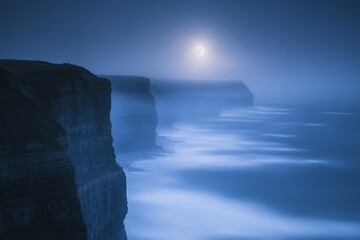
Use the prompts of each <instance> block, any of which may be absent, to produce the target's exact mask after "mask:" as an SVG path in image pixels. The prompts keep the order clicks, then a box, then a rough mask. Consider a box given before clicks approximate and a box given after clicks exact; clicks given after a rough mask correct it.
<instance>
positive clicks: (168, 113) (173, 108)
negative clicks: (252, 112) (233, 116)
mask: <svg viewBox="0 0 360 240" xmlns="http://www.w3.org/2000/svg"><path fill="white" fill-rule="evenodd" d="M151 90H152V92H153V93H154V95H155V98H156V103H157V112H158V116H159V123H160V124H170V123H173V122H175V121H187V120H196V119H201V118H203V117H209V116H215V115H218V114H220V113H221V111H223V110H225V109H229V108H238V107H249V106H252V105H253V99H254V98H253V94H252V93H251V91H250V90H249V89H248V87H247V86H246V85H245V83H244V82H242V81H228V80H223V81H206V80H196V81H195V80H160V79H154V80H152V87H151Z"/></svg>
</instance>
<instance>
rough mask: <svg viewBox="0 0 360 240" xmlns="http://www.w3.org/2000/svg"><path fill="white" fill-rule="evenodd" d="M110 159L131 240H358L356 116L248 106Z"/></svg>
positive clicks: (328, 109) (359, 116)
mask: <svg viewBox="0 0 360 240" xmlns="http://www.w3.org/2000/svg"><path fill="white" fill-rule="evenodd" d="M157 135H158V136H157V145H158V147H157V148H156V149H152V150H147V151H142V152H135V153H128V154H118V156H117V161H118V163H119V164H120V165H121V166H122V167H123V169H124V171H125V173H126V176H127V196H128V214H127V217H126V219H125V228H126V232H127V235H128V239H129V240H343V239H344V240H345V239H346V240H349V239H351V240H355V239H360V136H359V135H360V111H359V108H357V107H355V106H337V107H335V106H316V107H315V106H309V105H308V106H302V105H256V106H254V107H251V108H238V109H228V110H224V111H222V112H221V113H220V114H219V115H218V116H212V117H204V118H202V119H197V120H192V121H183V122H175V123H173V124H171V125H167V126H159V127H158V129H157Z"/></svg>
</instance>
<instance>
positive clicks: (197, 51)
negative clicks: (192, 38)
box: [194, 45, 205, 57]
mask: <svg viewBox="0 0 360 240" xmlns="http://www.w3.org/2000/svg"><path fill="white" fill-rule="evenodd" d="M194 54H195V56H196V57H202V56H204V55H205V48H204V46H202V45H196V46H195V47H194Z"/></svg>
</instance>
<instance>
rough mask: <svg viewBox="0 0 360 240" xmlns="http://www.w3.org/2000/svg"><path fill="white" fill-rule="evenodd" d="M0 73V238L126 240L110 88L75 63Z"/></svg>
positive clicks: (19, 66)
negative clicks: (114, 148)
mask: <svg viewBox="0 0 360 240" xmlns="http://www.w3.org/2000/svg"><path fill="white" fill-rule="evenodd" d="M0 68H2V69H3V70H1V76H0V77H1V78H0V80H1V83H0V87H1V92H0V97H1V103H0V111H1V116H0V124H1V125H0V127H1V139H0V141H1V142H0V171H1V175H0V184H1V185H0V189H1V190H0V191H1V197H0V201H1V205H0V238H1V239H3V237H1V236H4V237H5V239H6V237H8V238H9V239H29V238H31V236H35V237H34V238H33V239H117V240H119V239H126V234H125V230H124V225H123V220H124V217H125V214H126V212H127V207H126V192H125V191H126V185H125V175H124V173H123V171H122V169H121V168H120V167H119V166H118V165H117V164H116V163H115V154H114V150H113V146H112V136H111V123H110V108H111V97H110V94H111V87H110V82H109V81H108V80H107V79H104V78H98V77H96V76H95V75H93V74H91V73H90V72H89V71H87V70H86V69H84V68H81V67H77V66H73V65H70V64H49V63H46V62H35V61H9V60H8V61H5V60H2V61H0ZM74 177H75V178H74ZM76 186H77V187H76ZM79 203H80V204H79ZM34 234H35V235H34ZM26 235H28V237H27V238H24V237H23V236H26ZM19 236H20V237H19Z"/></svg>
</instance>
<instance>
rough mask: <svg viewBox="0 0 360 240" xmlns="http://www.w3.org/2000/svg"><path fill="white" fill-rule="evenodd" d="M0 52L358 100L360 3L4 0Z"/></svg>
mask: <svg viewBox="0 0 360 240" xmlns="http://www.w3.org/2000/svg"><path fill="white" fill-rule="evenodd" d="M196 45H202V46H203V47H204V48H205V55H204V56H202V57H201V58H199V57H197V56H195V55H194V54H193V49H194V47H195V46H196ZM0 58H5V59H9V58H10V59H32V60H44V61H50V62H55V63H64V62H66V63H73V64H77V65H81V66H84V67H86V68H87V69H89V70H90V71H92V72H93V73H96V74H124V75H142V76H147V77H149V78H163V79H169V80H171V79H195V80H243V81H244V82H245V83H246V84H247V85H248V87H249V88H250V89H251V90H252V92H253V93H254V95H255V100H256V101H259V102H267V101H275V102H277V101H279V102H287V101H300V100H301V101H304V100H308V101H313V100H325V101H327V100H329V99H330V100H334V101H340V100H350V101H354V100H355V99H358V94H357V93H358V92H359V90H360V79H359V78H360V67H359V66H360V1H347V0H338V1H333V0H326V1H320V0H297V1H295V0H294V1H284V0H263V1H259V0H251V1H250V0H246V1H242V0H233V1H231V0H216V1H215V0H197V1H196V0H192V1H187V0H182V1H175V0H62V1H48V0H32V1H29V0H0Z"/></svg>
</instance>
